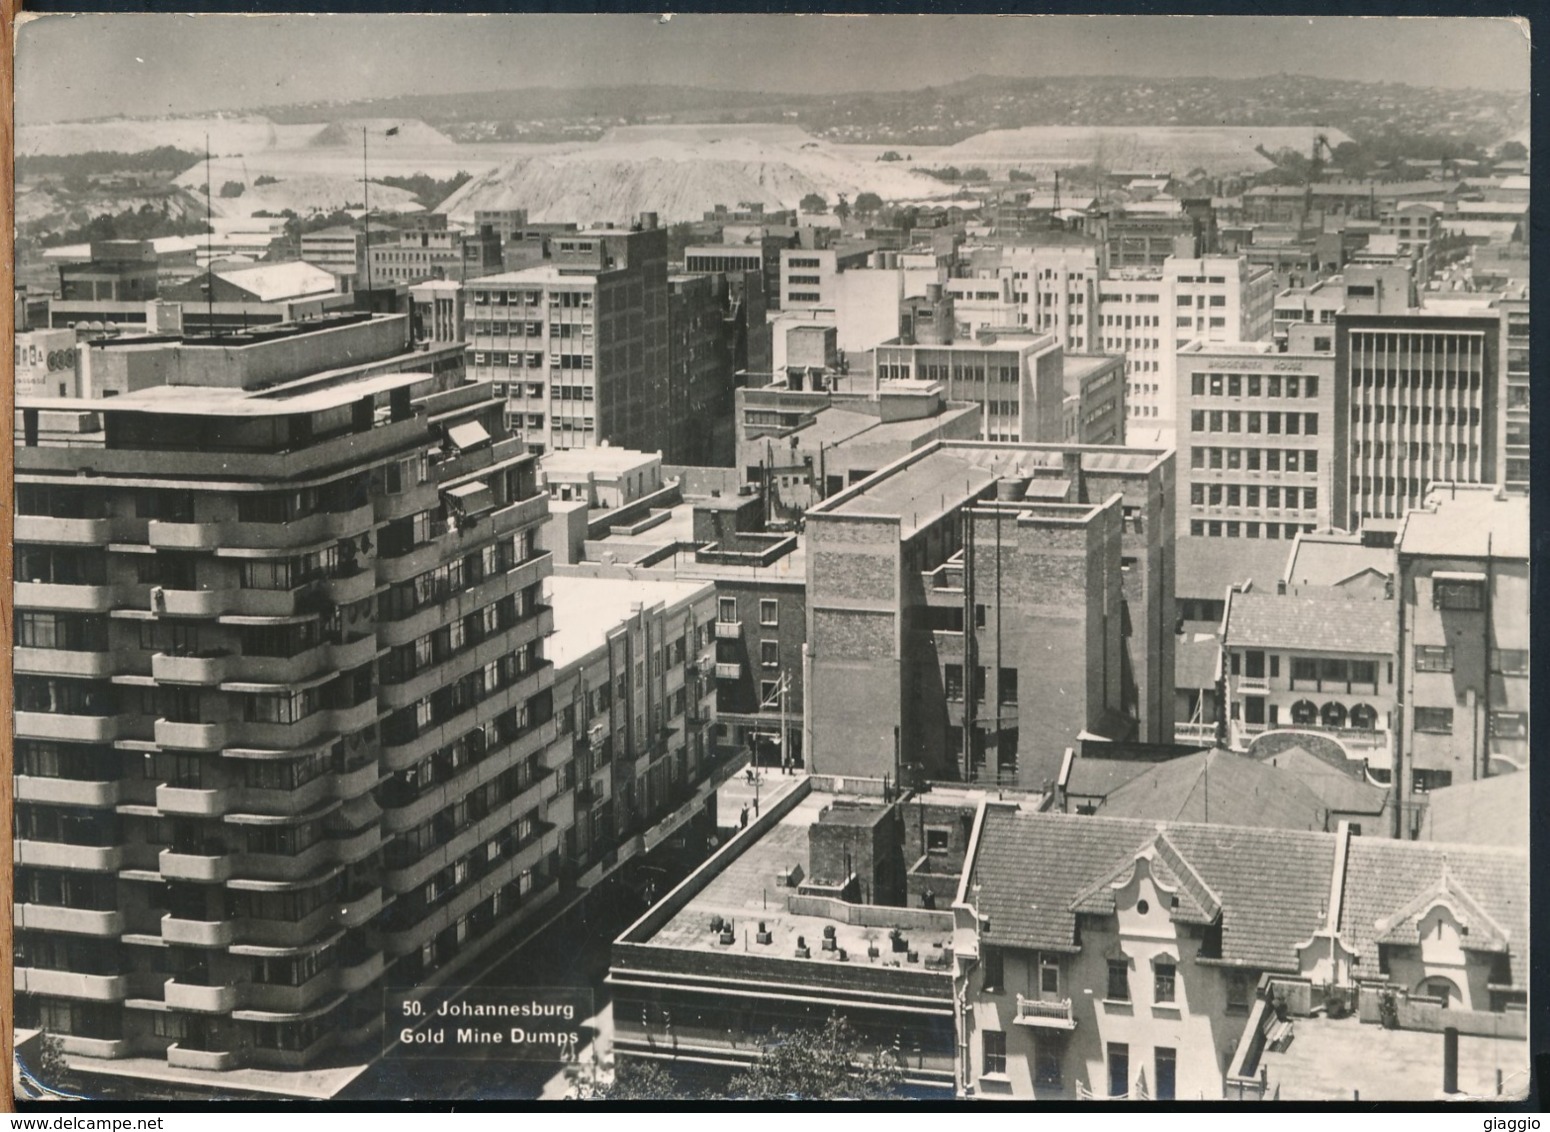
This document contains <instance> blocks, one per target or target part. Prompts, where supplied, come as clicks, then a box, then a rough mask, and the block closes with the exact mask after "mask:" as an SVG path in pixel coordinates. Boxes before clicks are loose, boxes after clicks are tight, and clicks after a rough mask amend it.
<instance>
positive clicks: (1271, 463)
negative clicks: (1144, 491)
mask: <svg viewBox="0 0 1550 1132" xmlns="http://www.w3.org/2000/svg"><path fill="white" fill-rule="evenodd" d="M1189 466H1190V467H1191V468H1210V469H1212V470H1220V469H1223V468H1225V469H1227V470H1228V471H1234V472H1235V471H1239V470H1243V471H1248V472H1261V471H1264V472H1316V471H1318V470H1319V453H1318V449H1316V448H1213V447H1208V446H1206V445H1203V444H1202V445H1191V446H1190V450H1189Z"/></svg>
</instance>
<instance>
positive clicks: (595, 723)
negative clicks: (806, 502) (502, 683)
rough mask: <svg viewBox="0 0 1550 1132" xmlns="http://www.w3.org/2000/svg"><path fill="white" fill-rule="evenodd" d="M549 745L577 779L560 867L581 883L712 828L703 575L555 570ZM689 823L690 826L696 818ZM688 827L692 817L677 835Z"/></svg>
mask: <svg viewBox="0 0 1550 1132" xmlns="http://www.w3.org/2000/svg"><path fill="white" fill-rule="evenodd" d="M547 601H548V602H549V604H550V605H551V606H552V607H553V609H554V617H555V624H556V627H557V628H556V632H555V635H554V637H553V638H552V639H551V641H550V643H549V653H550V656H551V658H552V661H553V664H554V714H555V720H556V727H555V732H556V734H555V744H556V745H557V746H558V747H559V748H561V749H560V750H559V751H557V752H556V753H555V754H554V755H553V756H552V757H550V758H548V759H546V764H547V765H551V766H556V767H560V768H562V770H563V772H564V774H566V775H567V776H569V777H571V778H573V780H574V785H575V799H576V817H575V823H574V825H573V827H572V828H571V829H569V830H566V831H565V832H564V833H563V835H562V837H563V842H562V852H563V854H564V861H563V864H562V867H563V868H565V869H566V870H567V871H568V872H569V873H570V874H573V875H575V876H576V877H578V878H579V881H580V883H581V884H582V885H584V886H590V885H591V884H593V883H595V882H596V881H597V880H598V879H600V878H601V877H602V876H603V875H605V874H607V873H609V872H611V871H612V870H613V869H614V868H615V867H617V866H618V865H619V864H621V863H623V862H624V861H627V860H630V859H631V858H633V857H634V856H636V855H638V854H639V853H644V852H649V851H650V850H651V849H653V848H655V847H656V846H658V845H660V844H662V843H663V842H664V841H665V840H667V839H668V838H670V837H676V836H696V837H697V838H698V845H697V846H696V848H697V849H699V850H703V849H704V848H705V838H706V837H708V836H709V835H710V834H712V833H714V832H715V828H716V814H715V790H714V787H715V785H716V781H715V780H713V777H712V772H713V769H714V768H715V767H716V766H717V761H716V751H715V749H714V747H713V745H712V744H711V743H710V739H709V733H710V729H711V728H712V726H713V725H714V720H715V701H714V698H713V696H714V692H715V679H714V677H713V675H712V674H711V673H710V671H709V665H708V663H706V661H705V658H706V657H707V656H709V655H710V652H711V647H712V640H713V629H712V626H713V625H714V624H715V622H716V600H715V587H714V586H712V585H711V584H710V583H708V582H675V581H670V580H669V581H663V580H656V579H643V580H631V579H624V578H620V579H608V578H588V577H576V576H565V577H560V576H556V577H553V578H550V579H549V580H548V583H547ZM696 823H697V825H696ZM686 827H694V830H693V831H692V832H689V833H686V832H685V829H686Z"/></svg>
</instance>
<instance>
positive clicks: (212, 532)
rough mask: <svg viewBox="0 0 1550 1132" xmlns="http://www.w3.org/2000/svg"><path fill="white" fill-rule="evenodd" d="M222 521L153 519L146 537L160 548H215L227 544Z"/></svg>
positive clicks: (146, 531)
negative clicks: (182, 521)
mask: <svg viewBox="0 0 1550 1132" xmlns="http://www.w3.org/2000/svg"><path fill="white" fill-rule="evenodd" d="M221 526H222V524H220V523H172V522H167V521H165V520H162V519H152V520H151V521H150V522H149V523H147V524H146V527H145V538H146V541H147V542H149V543H150V544H151V545H152V546H154V547H155V548H156V549H158V550H215V549H216V548H217V547H220V546H223V545H225V540H224V539H223V538H222V537H221V535H222V531H221Z"/></svg>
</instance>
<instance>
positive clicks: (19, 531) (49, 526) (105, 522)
mask: <svg viewBox="0 0 1550 1132" xmlns="http://www.w3.org/2000/svg"><path fill="white" fill-rule="evenodd" d="M112 535H113V520H112V519H59V518H55V517H54V516H53V515H18V516H16V535H15V537H16V541H17V542H45V543H66V544H69V545H72V546H106V545H107V544H108V543H109V542H111V541H112Z"/></svg>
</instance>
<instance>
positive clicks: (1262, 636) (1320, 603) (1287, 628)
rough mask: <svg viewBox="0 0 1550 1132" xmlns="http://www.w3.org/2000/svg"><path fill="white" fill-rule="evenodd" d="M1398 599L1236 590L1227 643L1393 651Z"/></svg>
mask: <svg viewBox="0 0 1550 1132" xmlns="http://www.w3.org/2000/svg"><path fill="white" fill-rule="evenodd" d="M1395 639H1396V638H1395V629H1394V603H1393V602H1392V601H1379V600H1369V599H1365V598H1361V597H1352V596H1350V595H1348V594H1345V593H1343V592H1341V591H1340V590H1337V589H1332V590H1330V591H1328V592H1326V593H1320V592H1316V591H1315V592H1304V593H1295V594H1277V593H1265V592H1261V591H1253V592H1250V593H1240V594H1234V595H1233V599H1232V604H1231V605H1230V606H1229V607H1228V610H1227V629H1226V632H1225V633H1224V634H1223V638H1222V640H1223V644H1224V645H1226V646H1227V647H1229V648H1276V649H1297V650H1300V651H1304V652H1335V653H1354V654H1358V655H1371V654H1374V653H1385V652H1392V651H1393V649H1394V641H1395Z"/></svg>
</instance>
